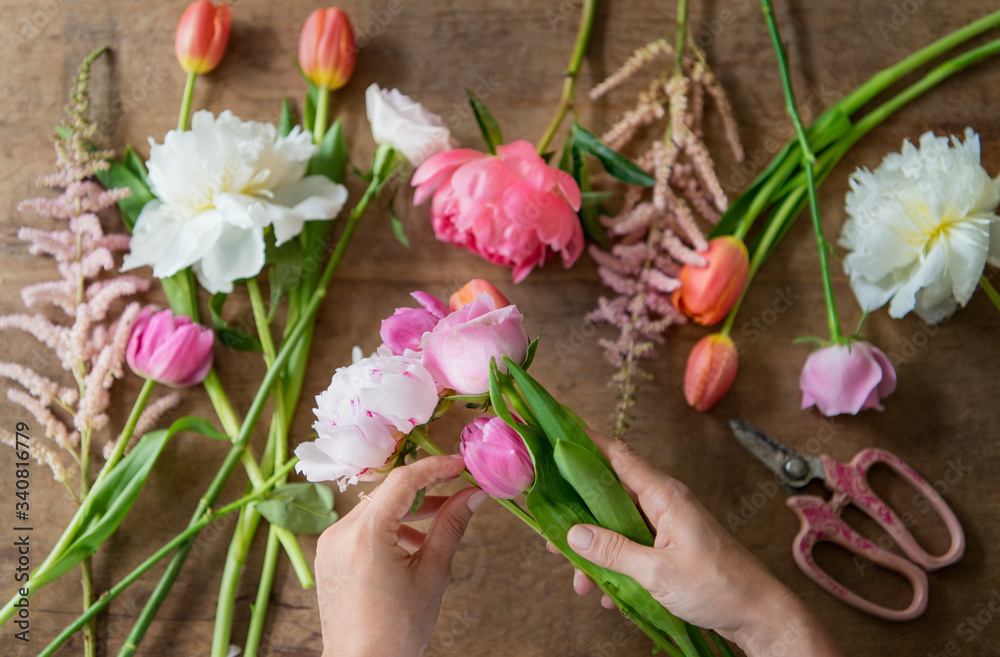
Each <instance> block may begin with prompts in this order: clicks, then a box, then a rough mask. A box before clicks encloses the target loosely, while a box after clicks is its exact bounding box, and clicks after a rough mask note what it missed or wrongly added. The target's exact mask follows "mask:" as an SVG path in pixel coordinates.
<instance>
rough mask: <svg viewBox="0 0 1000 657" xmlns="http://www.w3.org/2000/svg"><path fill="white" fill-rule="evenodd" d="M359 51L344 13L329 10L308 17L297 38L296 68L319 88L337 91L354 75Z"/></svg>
mask: <svg viewBox="0 0 1000 657" xmlns="http://www.w3.org/2000/svg"><path fill="white" fill-rule="evenodd" d="M357 56H358V49H357V47H356V46H355V45H354V28H352V27H351V21H350V20H348V18H347V14H346V13H344V11H343V10H341V9H337V8H336V7H331V8H330V9H317V10H316V11H314V12H313V13H311V14H309V18H307V19H306V23H305V25H303V26H302V34H301V35H300V36H299V66H300V67H301V68H302V74H303V75H305V76H306V79H308V80H309V81H310V82H312V83H313V84H315V85H316V86H318V87H326V88H327V89H330V90H335V89H340V88H341V87H343V86H344V85H345V84H347V81H348V80H349V79H350V77H351V73H353V72H354V62H355V60H356V59H357Z"/></svg>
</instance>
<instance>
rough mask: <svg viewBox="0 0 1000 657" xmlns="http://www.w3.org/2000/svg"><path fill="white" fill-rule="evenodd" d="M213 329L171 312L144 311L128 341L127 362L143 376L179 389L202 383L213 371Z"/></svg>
mask: <svg viewBox="0 0 1000 657" xmlns="http://www.w3.org/2000/svg"><path fill="white" fill-rule="evenodd" d="M213 340H214V336H213V335H212V331H211V329H208V328H205V327H204V326H202V325H200V324H195V323H193V322H192V321H191V318H190V317H184V316H179V317H178V316H174V314H173V313H172V312H170V311H169V310H162V311H160V312H158V313H156V314H155V315H153V314H152V311H151V310H150V309H149V308H147V309H145V310H143V311H142V312H141V313H140V314H139V317H138V319H136V321H135V326H133V327H132V335H131V337H129V340H128V347H127V348H126V351H125V360H126V361H128V365H129V367H131V368H132V370H133V371H134V372H135V373H136V374H138V375H139V376H142V377H145V378H147V379H153V380H154V381H157V382H159V383H163V384H166V385H168V386H173V387H175V388H187V387H189V386H193V385H195V384H198V383H201V382H202V381H203V380H204V379H205V376H207V375H208V370H210V369H211V368H212V342H213Z"/></svg>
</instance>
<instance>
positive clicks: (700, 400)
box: [684, 333, 739, 413]
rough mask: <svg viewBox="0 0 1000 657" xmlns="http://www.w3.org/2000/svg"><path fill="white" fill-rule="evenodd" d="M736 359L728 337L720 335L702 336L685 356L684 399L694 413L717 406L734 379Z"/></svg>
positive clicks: (732, 344)
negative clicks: (686, 358) (686, 359)
mask: <svg viewBox="0 0 1000 657" xmlns="http://www.w3.org/2000/svg"><path fill="white" fill-rule="evenodd" d="M738 364H739V356H738V353H737V351H736V344H735V343H733V340H732V338H730V337H729V336H728V335H723V334H722V333H713V334H712V335H706V336H705V337H704V338H702V339H701V340H699V341H698V344H696V345H695V346H694V349H692V350H691V355H690V356H688V362H687V370H686V371H685V372H684V398H685V399H687V403H688V405H689V406H691V407H692V408H694V409H695V410H696V411H701V412H703V413H704V412H705V411H707V410H708V409H710V408H712V407H713V406H715V405H716V404H718V403H719V400H720V399H722V398H723V397H724V396H725V394H726V393H727V392H729V388H730V387H731V386H732V385H733V380H734V379H736V369H737V365H738Z"/></svg>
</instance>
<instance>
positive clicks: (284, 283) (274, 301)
mask: <svg viewBox="0 0 1000 657" xmlns="http://www.w3.org/2000/svg"><path fill="white" fill-rule="evenodd" d="M313 223H324V222H316V221H308V222H306V225H309V224H313ZM325 223H329V222H325ZM265 259H266V261H267V262H268V263H270V265H271V267H270V269H269V270H268V272H267V275H268V281H269V283H270V287H271V307H270V310H269V311H268V314H267V319H268V321H269V322H270V321H273V319H274V314H275V312H276V311H277V309H278V304H279V303H280V301H281V299H282V298H283V297H284V296H285V295H286V294H287V293H288V291H289V290H291V289H293V288H295V287H296V286H298V284H299V282H300V281H301V280H302V275H303V263H304V261H305V258H304V257H303V253H302V243H301V241H300V240H289V241H287V242H285V243H284V244H282V245H281V246H275V245H274V240H273V237H272V236H269V237H268V239H267V247H266V257H265Z"/></svg>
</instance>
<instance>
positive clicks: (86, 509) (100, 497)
mask: <svg viewBox="0 0 1000 657" xmlns="http://www.w3.org/2000/svg"><path fill="white" fill-rule="evenodd" d="M181 431H194V432H196V433H200V434H202V435H205V436H209V437H211V438H219V439H228V437H227V436H226V435H225V434H222V433H220V432H219V431H217V430H216V429H215V427H213V426H212V425H211V424H210V423H209V422H208V421H207V420H204V419H203V418H198V417H184V418H181V419H179V420H177V421H175V422H174V423H173V424H172V425H170V428H169V429H160V430H158V431H153V432H150V433H147V434H146V435H144V436H143V437H142V438H141V439H140V440H139V442H138V443H137V444H136V445H135V447H133V448H132V450H131V451H130V452H129V453H128V454H126V455H125V457H124V458H122V460H121V461H119V462H118V464H117V465H116V466H115V467H114V468H113V469H112V470H111V473H110V474H108V475H107V476H106V477H105V478H104V479H103V480H101V481H100V482H98V483H97V485H95V486H94V487H93V488H92V489H91V491H90V493H89V494H88V495H87V497H86V498H85V501H84V503H83V506H81V507H80V510H79V511H78V513H82V514H84V515H83V520H82V522H81V523H80V526H79V527H78V528H77V530H76V532H75V535H74V537H73V538H72V539H71V542H70V543H69V544H68V545H67V547H66V549H65V550H64V551H63V553H62V555H60V556H59V557H58V559H56V560H55V561H54V562H52V565H51V567H49V568H46V569H45V570H44V571H37V572H36V573H34V575H33V577H32V578H31V579H32V583H33V584H34V586H36V587H40V586H43V585H44V584H46V583H48V582H51V581H52V580H54V579H56V578H58V577H60V576H61V575H63V574H65V573H67V572H69V571H70V570H71V569H73V568H74V567H75V566H76V565H77V564H79V563H80V562H81V561H83V560H84V559H85V558H86V557H88V556H90V555H92V554H94V553H95V552H96V551H97V549H98V548H99V547H100V546H101V544H102V543H104V541H106V540H107V539H108V537H109V536H111V534H112V533H114V531H115V530H116V529H117V528H118V526H119V525H120V524H121V523H122V521H123V520H124V519H125V516H126V515H127V514H128V512H129V510H130V509H131V508H132V504H133V503H134V502H135V500H136V498H137V497H138V496H139V493H140V492H141V491H142V487H143V485H144V484H145V483H146V479H147V478H148V477H149V472H150V471H151V470H152V469H153V466H154V465H155V464H156V461H157V459H158V458H159V457H160V454H161V453H162V452H163V448H164V447H165V446H166V444H167V441H168V440H170V438H171V437H173V436H174V435H175V434H177V433H179V432H181Z"/></svg>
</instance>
